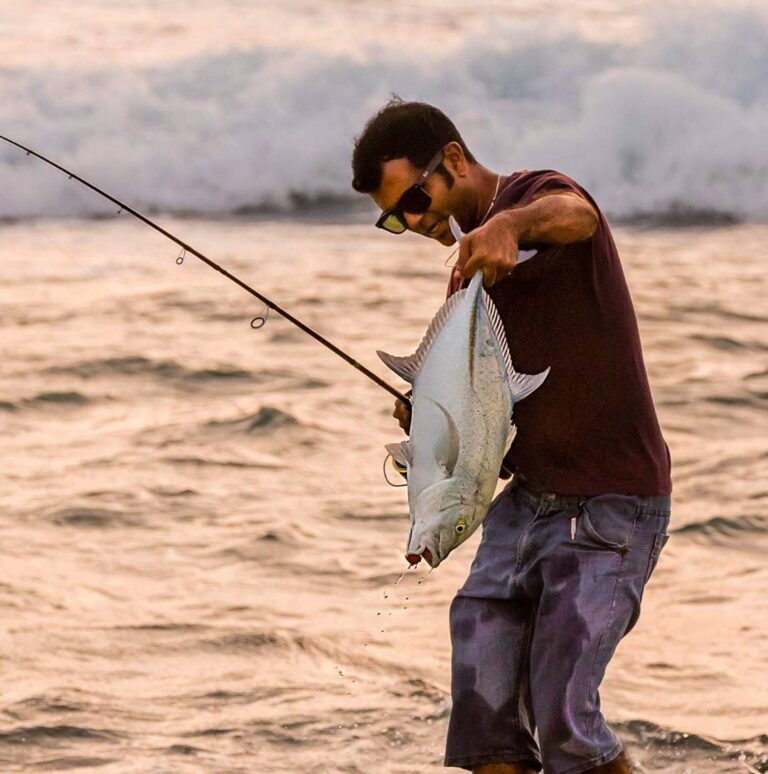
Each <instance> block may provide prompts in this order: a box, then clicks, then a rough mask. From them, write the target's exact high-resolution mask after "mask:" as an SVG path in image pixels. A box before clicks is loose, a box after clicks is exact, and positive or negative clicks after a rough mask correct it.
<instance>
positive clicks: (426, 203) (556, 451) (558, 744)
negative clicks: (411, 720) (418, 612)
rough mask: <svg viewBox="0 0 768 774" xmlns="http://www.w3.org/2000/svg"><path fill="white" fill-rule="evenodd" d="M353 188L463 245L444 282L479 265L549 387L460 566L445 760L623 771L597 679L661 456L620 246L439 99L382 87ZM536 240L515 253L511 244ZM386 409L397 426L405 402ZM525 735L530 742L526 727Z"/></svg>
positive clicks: (593, 211) (559, 180)
mask: <svg viewBox="0 0 768 774" xmlns="http://www.w3.org/2000/svg"><path fill="white" fill-rule="evenodd" d="M352 167H353V172H354V179H353V183H352V185H353V187H354V188H355V189H356V190H357V191H360V192H364V193H368V194H370V195H371V197H372V198H373V200H374V201H375V202H376V204H377V205H378V206H379V207H380V208H381V209H382V215H381V217H380V218H379V220H378V222H377V225H378V226H380V227H382V228H384V229H386V230H389V231H392V232H394V233H401V232H402V231H405V230H406V229H407V230H410V231H414V232H416V233H417V234H421V235H422V236H427V237H430V238H432V239H435V240H437V241H438V242H440V243H441V244H443V245H452V244H453V243H454V240H453V237H452V236H451V232H450V230H449V228H448V217H449V216H450V215H453V216H454V217H455V218H456V220H457V221H458V223H459V225H460V226H461V228H462V230H463V231H464V232H465V233H466V234H467V236H466V238H465V239H464V240H462V244H461V248H460V250H459V254H458V262H457V265H456V269H455V271H454V275H453V277H452V281H451V286H450V287H449V294H450V292H453V291H455V290H456V289H458V287H460V286H461V285H462V284H463V285H464V286H466V284H467V283H468V281H469V278H471V277H472V276H473V275H474V273H475V272H476V271H482V272H483V275H484V282H485V285H486V288H487V289H488V292H489V294H490V295H491V297H492V298H493V301H494V302H495V304H496V306H497V308H498V310H499V313H500V315H501V317H502V320H503V321H504V325H505V331H506V334H507V338H508V341H509V348H510V352H511V355H512V361H513V364H514V366H515V369H516V370H517V371H520V372H523V373H531V374H533V373H539V372H540V371H543V370H544V369H545V368H547V367H550V368H551V370H550V374H549V376H548V378H547V380H546V381H545V382H544V384H543V385H542V386H541V387H539V389H538V390H536V392H534V393H533V394H532V395H531V396H530V397H528V398H526V400H524V401H522V402H521V403H520V404H519V405H517V406H515V422H516V424H517V428H518V433H517V438H516V439H515V442H514V443H513V445H512V448H511V449H510V452H509V454H508V455H507V457H506V459H505V461H504V467H505V468H507V469H508V470H509V471H514V478H513V479H512V482H511V483H510V484H508V485H507V487H506V489H505V490H504V491H503V492H502V493H501V494H500V495H499V496H498V497H497V498H496V499H495V500H494V501H493V503H492V504H491V507H490V509H489V511H488V515H487V516H486V519H485V521H484V524H483V536H482V540H481V542H480V546H479V548H478V551H477V555H476V557H475V560H474V563H473V565H472V569H471V571H470V574H469V577H468V578H467V581H466V583H465V584H464V586H463V588H462V589H460V590H459V592H458V594H457V596H456V598H455V599H454V601H453V604H452V605H451V624H450V625H451V639H452V644H453V658H452V667H453V670H452V685H451V691H452V697H453V708H452V712H451V719H450V724H449V729H448V740H447V748H446V758H445V763H446V765H447V766H456V767H460V768H465V769H469V770H471V771H473V772H476V774H527V773H528V772H535V771H540V770H541V769H542V762H543V768H544V771H545V772H547V774H580V772H606V773H609V772H610V773H613V772H619V773H623V772H629V771H630V763H629V760H628V758H627V756H626V754H625V753H624V752H623V751H622V747H621V744H620V743H619V741H618V739H617V738H616V736H615V735H614V734H613V732H612V731H611V730H610V729H609V727H608V726H607V724H606V722H605V720H604V718H603V715H602V714H601V712H600V699H599V694H598V688H599V685H600V683H601V681H602V678H603V675H604V673H605V669H606V666H607V665H608V661H609V660H610V658H611V657H612V655H613V653H614V651H615V649H616V646H617V645H618V642H619V640H620V639H621V638H622V637H623V636H624V635H625V634H626V633H627V632H628V631H629V630H630V629H631V628H632V627H633V626H634V624H635V622H636V621H637V617H638V615H639V612H640V601H641V598H642V593H643V588H644V586H645V584H646V582H647V581H648V578H649V577H650V575H651V573H652V571H653V569H654V567H655V565H656V562H657V561H658V557H659V554H660V552H661V549H662V548H663V546H664V543H665V542H666V540H667V525H668V522H669V508H670V498H669V494H670V491H671V484H670V461H669V454H668V451H667V447H666V444H665V443H664V440H663V438H662V435H661V432H660V430H659V425H658V422H657V420H656V415H655V411H654V407H653V402H652V399H651V394H650V389H649V386H648V380H647V377H646V373H645V367H644V364H643V358H642V352H641V349H640V339H639V334H638V330H637V322H636V319H635V315H634V311H633V308H632V302H631V299H630V296H629V292H628V290H627V286H626V283H625V280H624V276H623V273H622V269H621V264H620V262H619V257H618V253H617V251H616V247H615V245H614V242H613V238H612V236H611V233H610V229H609V227H608V223H607V222H606V220H605V218H604V217H603V215H602V214H601V212H600V210H599V208H598V206H597V204H596V203H595V202H594V201H593V200H592V198H591V197H590V196H589V194H587V192H586V191H585V190H584V189H583V188H581V187H580V186H579V185H578V184H577V183H575V182H574V181H573V180H571V179H570V178H568V177H566V176H564V175H562V174H559V173H557V172H554V171H551V170H544V171H537V172H529V171H521V172H515V173H513V174H511V175H499V174H497V173H495V172H492V171H491V170H489V169H486V168H485V167H484V166H482V165H481V164H479V163H478V162H477V161H476V160H475V158H474V156H473V155H472V154H471V153H470V151H469V149H468V148H467V146H466V144H465V143H464V141H463V140H462V138H461V136H460V135H459V133H458V131H457V130H456V127H455V126H454V125H453V124H452V123H451V121H450V120H449V119H448V118H447V117H446V116H445V115H444V114H443V113H442V112H440V111H439V110H438V109H437V108H434V107H432V106H430V105H426V104H422V103H413V102H411V103H408V102H401V101H399V100H393V101H392V102H390V103H389V104H388V105H386V106H385V107H384V108H383V109H382V110H381V111H380V112H379V113H378V114H377V115H375V116H374V117H373V118H372V119H371V120H370V121H369V122H368V124H367V125H366V127H365V129H364V131H363V134H362V135H361V137H360V138H359V139H358V140H357V142H356V145H355V150H354V155H353V161H352ZM521 249H522V250H535V251H536V254H535V255H534V256H533V257H532V258H531V259H530V260H528V261H527V262H525V263H521V264H520V265H516V263H517V258H518V251H519V250H521ZM395 416H396V418H398V419H399V421H400V424H401V426H402V427H403V428H404V429H406V431H407V429H408V424H409V416H408V412H407V409H406V407H405V406H404V405H403V404H402V403H400V404H398V405H397V406H396V408H395ZM535 731H537V733H538V744H537V742H536V740H535V739H534V732H535Z"/></svg>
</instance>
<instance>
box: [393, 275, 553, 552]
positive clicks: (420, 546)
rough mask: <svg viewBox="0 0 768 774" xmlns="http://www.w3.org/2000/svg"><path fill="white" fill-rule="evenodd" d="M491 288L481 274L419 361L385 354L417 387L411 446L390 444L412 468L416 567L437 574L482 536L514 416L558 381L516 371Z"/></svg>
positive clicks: (444, 316)
mask: <svg viewBox="0 0 768 774" xmlns="http://www.w3.org/2000/svg"><path fill="white" fill-rule="evenodd" d="M482 281H483V274H482V272H481V271H479V272H478V273H477V274H475V276H474V277H473V278H472V281H471V282H470V284H469V287H468V288H466V289H464V290H460V291H458V292H457V293H454V294H453V295H452V296H451V297H450V298H449V299H448V300H447V301H446V302H445V304H444V305H443V306H442V307H441V309H440V310H439V311H438V313H437V314H436V315H435V317H434V319H433V320H432V322H431V323H430V325H429V328H428V329H427V332H426V334H425V335H424V339H423V340H422V342H421V344H420V345H419V348H418V349H417V350H416V352H415V353H414V354H413V355H411V356H409V357H395V356H393V355H388V354H387V353H385V352H381V351H379V352H378V355H379V357H380V358H381V359H382V361H383V362H384V363H385V364H386V365H387V366H389V368H391V369H392V370H393V371H394V372H395V373H397V374H398V375H399V376H401V377H402V378H403V379H405V380H406V381H407V382H410V383H411V384H412V385H413V395H412V398H411V405H412V413H411V435H410V438H409V439H408V440H406V441H403V442H401V443H399V444H389V445H387V450H388V451H389V452H390V453H391V454H392V456H393V457H394V458H395V460H396V461H397V462H399V463H400V464H401V465H404V466H405V467H406V468H407V476H408V505H409V510H410V515H411V531H410V534H409V536H408V543H407V549H406V558H407V559H408V561H409V562H410V563H411V564H416V563H417V562H419V561H420V560H421V558H422V556H423V557H424V558H425V559H426V560H427V562H428V563H429V564H430V565H431V566H432V567H437V566H438V565H439V564H440V562H442V561H443V560H444V559H445V558H446V557H447V556H448V554H449V553H450V552H451V551H453V549H454V548H456V547H457V546H459V545H460V544H461V543H463V542H464V541H465V540H466V539H467V538H468V537H469V536H470V535H471V534H472V533H473V532H474V531H475V530H476V529H477V528H478V526H479V525H480V523H481V522H482V520H483V518H485V514H486V513H487V511H488V506H489V505H490V502H491V500H492V498H493V495H494V493H495V490H496V484H497V482H498V478H499V470H500V468H501V463H502V460H503V459H504V456H505V454H506V453H507V451H508V450H509V448H510V446H511V445H512V442H513V441H514V439H515V433H516V427H515V425H514V422H513V421H512V409H513V407H514V405H515V403H516V402H517V401H519V400H522V399H523V398H525V397H526V396H528V395H530V394H531V393H532V392H533V391H534V390H535V389H536V388H537V387H539V385H541V383H542V382H543V381H544V379H546V377H547V374H548V373H549V369H546V370H545V371H542V372H541V373H539V374H535V375H527V374H519V373H517V372H516V371H515V370H514V368H513V366H512V360H511V358H510V354H509V348H508V346H507V340H506V336H505V334H504V327H503V324H502V321H501V318H500V317H499V313H498V311H497V310H496V307H495V305H494V303H493V301H492V300H491V298H490V296H489V295H488V294H487V293H486V292H485V290H483V286H482Z"/></svg>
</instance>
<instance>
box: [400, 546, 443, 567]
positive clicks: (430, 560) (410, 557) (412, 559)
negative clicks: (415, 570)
mask: <svg viewBox="0 0 768 774" xmlns="http://www.w3.org/2000/svg"><path fill="white" fill-rule="evenodd" d="M422 557H424V559H426V561H427V564H428V565H429V566H430V567H437V565H438V564H440V561H439V560H438V561H435V559H434V557H433V556H432V552H431V551H430V550H429V549H428V548H425V549H424V550H423V551H422V552H421V553H420V554H406V555H405V558H406V560H407V561H408V564H410V565H411V567H414V566H415V565H417V564H418V563H419V562H420V561H421V559H422Z"/></svg>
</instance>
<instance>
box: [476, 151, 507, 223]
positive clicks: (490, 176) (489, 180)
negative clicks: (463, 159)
mask: <svg viewBox="0 0 768 774" xmlns="http://www.w3.org/2000/svg"><path fill="white" fill-rule="evenodd" d="M499 181H500V177H499V175H498V173H496V172H492V171H491V170H490V169H487V168H486V167H484V166H482V165H480V164H478V165H477V169H475V170H474V171H473V179H472V181H471V186H472V189H473V192H474V194H475V195H474V203H473V206H472V211H471V223H472V228H477V227H478V226H479V225H480V224H481V223H482V222H483V219H484V218H485V217H486V215H487V214H488V211H489V208H490V206H491V203H492V202H493V200H494V196H495V195H496V194H497V185H498V184H499Z"/></svg>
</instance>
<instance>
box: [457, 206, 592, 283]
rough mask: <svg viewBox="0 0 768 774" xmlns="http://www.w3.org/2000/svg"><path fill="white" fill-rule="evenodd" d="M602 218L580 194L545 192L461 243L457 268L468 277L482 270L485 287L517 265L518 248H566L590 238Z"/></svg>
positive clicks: (501, 214)
mask: <svg viewBox="0 0 768 774" xmlns="http://www.w3.org/2000/svg"><path fill="white" fill-rule="evenodd" d="M598 223H599V218H598V215H597V212H596V211H595V208H594V207H593V206H592V205H591V204H590V203H589V202H588V201H587V200H586V199H584V198H583V197H582V196H580V195H579V194H577V193H572V192H570V191H568V192H551V193H550V192H546V193H542V194H540V195H539V196H538V197H537V198H534V199H533V200H532V201H530V202H529V203H528V204H526V205H524V206H520V207H513V208H511V209H508V210H503V211H502V212H499V213H497V214H496V215H494V216H493V217H492V218H491V219H490V220H489V221H488V222H487V223H485V224H484V225H482V226H480V227H479V228H476V229H475V230H474V231H470V232H469V233H468V234H467V235H466V236H465V237H464V239H462V241H461V247H460V249H459V260H458V263H457V268H458V269H459V271H460V272H461V274H462V275H463V276H464V277H466V278H470V277H472V276H473V275H474V274H475V272H477V270H478V269H482V271H483V276H484V282H485V285H486V286H490V285H493V284H494V283H495V282H498V281H499V280H501V279H504V278H505V277H507V276H508V275H509V274H510V273H511V272H512V270H513V269H514V268H515V264H516V263H517V251H518V248H519V245H521V244H522V245H527V244H554V245H567V244H570V243H572V242H582V241H584V240H586V239H589V238H590V237H591V236H592V235H593V234H594V233H595V231H596V229H597V226H598Z"/></svg>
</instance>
